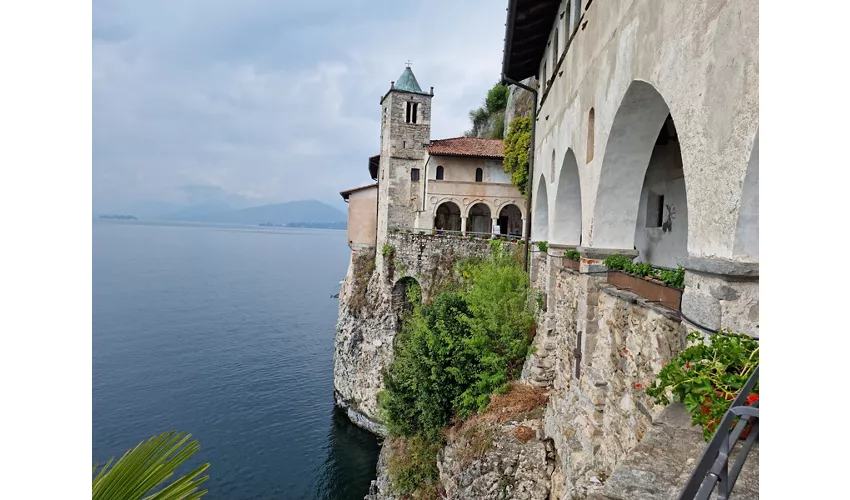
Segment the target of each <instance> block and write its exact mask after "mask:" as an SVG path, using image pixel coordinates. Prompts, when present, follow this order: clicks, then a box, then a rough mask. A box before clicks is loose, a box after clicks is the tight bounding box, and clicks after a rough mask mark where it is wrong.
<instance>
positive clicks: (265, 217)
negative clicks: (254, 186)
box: [101, 200, 347, 229]
mask: <svg viewBox="0 0 850 500" xmlns="http://www.w3.org/2000/svg"><path fill="white" fill-rule="evenodd" d="M134 215H135V214H134ZM145 215H146V214H145ZM145 215H141V216H137V217H139V218H141V219H149V220H167V221H180V222H209V223H218V224H244V225H250V226H253V225H260V224H262V225H264V226H287V227H314V228H328V229H345V227H346V222H347V216H346V214H345V213H344V212H343V211H341V210H339V209H337V208H334V207H332V206H330V205H328V204H326V203H322V202H320V201H316V200H304V201H290V202H286V203H272V204H268V205H261V206H258V207H250V208H239V209H234V208H232V207H231V206H230V205H228V204H227V203H225V202H222V201H208V202H205V203H200V204H196V205H191V206H188V207H183V208H179V209H177V210H174V211H168V212H166V213H164V214H156V215H154V214H151V215H147V216H145ZM130 217H133V216H132V215H123V216H122V217H121V218H126V219H129V218H130ZM101 218H118V217H116V216H114V215H112V214H109V215H105V216H101ZM133 218H135V217H133Z"/></svg>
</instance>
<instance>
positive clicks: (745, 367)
mask: <svg viewBox="0 0 850 500" xmlns="http://www.w3.org/2000/svg"><path fill="white" fill-rule="evenodd" d="M688 340H689V341H690V342H692V343H693V345H691V346H690V347H688V348H687V349H685V350H684V351H682V352H681V354H679V355H678V356H677V357H676V358H675V359H673V360H672V361H671V362H670V363H669V364H667V365H665V366H664V367H663V368H662V369H661V372H659V374H658V377H657V378H656V380H655V382H654V383H653V385H652V386H650V387H648V388H647V389H646V394H647V395H648V396H650V397H653V398H654V399H655V403H656V404H663V405H667V404H670V399H669V397H668V392H669V393H672V395H673V397H674V398H675V399H676V400H677V401H681V402H682V404H684V405H685V409H686V410H687V411H688V413H690V414H691V422H692V423H693V425H701V426H703V437H704V438H705V440H706V441H708V440H710V439H711V436H712V435H713V434H714V431H715V429H716V427H717V424H718V423H719V421H720V419H721V418H722V417H723V414H724V413H726V411H727V410H728V409H729V407H730V406H731V405H732V400H733V399H735V397H736V396H737V395H738V393H739V392H741V388H742V387H743V386H744V384H745V383H746V382H747V379H748V378H749V377H750V375H751V374H752V372H753V370H755V368H756V367H757V366H758V365H759V344H758V341H756V340H754V339H753V338H751V337H749V336H747V335H741V334H735V333H731V332H717V333H714V334H712V335H710V336H709V338H708V341H707V342H706V340H705V339H704V338H703V336H702V334H700V333H699V332H696V331H695V332H691V333H690V334H689V335H688ZM753 392H754V394H753V395H752V396H750V397H749V399H748V403H752V402H754V401H756V400H758V384H756V386H755V388H754V389H753Z"/></svg>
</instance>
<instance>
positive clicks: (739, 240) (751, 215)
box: [733, 132, 759, 262]
mask: <svg viewBox="0 0 850 500" xmlns="http://www.w3.org/2000/svg"><path fill="white" fill-rule="evenodd" d="M733 251H734V255H735V257H737V258H740V259H743V260H746V261H750V262H758V261H759V134H758V132H756V138H755V140H754V141H753V150H752V152H751V153H750V161H749V163H748V164H747V173H746V175H745V176H744V185H743V187H742V189H741V208H740V209H739V210H738V222H737V224H736V227H735V245H734V250H733Z"/></svg>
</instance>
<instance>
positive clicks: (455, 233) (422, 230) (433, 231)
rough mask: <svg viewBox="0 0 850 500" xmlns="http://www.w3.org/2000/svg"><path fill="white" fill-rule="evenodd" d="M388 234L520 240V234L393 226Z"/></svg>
mask: <svg viewBox="0 0 850 500" xmlns="http://www.w3.org/2000/svg"><path fill="white" fill-rule="evenodd" d="M389 231H390V233H402V232H405V233H406V232H409V233H416V234H441V235H445V236H457V237H462V238H463V237H465V238H468V237H470V236H472V237H474V238H481V239H488V238H489V239H494V240H496V239H498V240H519V239H522V235H521V234H501V233H481V232H475V231H455V230H452V229H433V228H424V227H402V226H393V227H390V228H389Z"/></svg>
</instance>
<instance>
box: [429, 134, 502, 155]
mask: <svg viewBox="0 0 850 500" xmlns="http://www.w3.org/2000/svg"><path fill="white" fill-rule="evenodd" d="M503 148H504V144H503V143H502V140H501V139H482V138H480V137H455V138H453V139H438V140H436V141H431V144H430V145H429V146H428V153H430V154H432V155H438V156H477V157H480V158H504V157H505V153H504V151H503Z"/></svg>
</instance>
